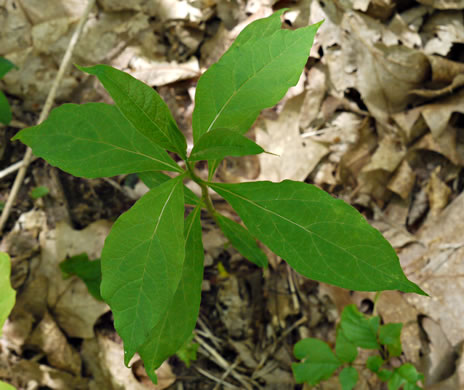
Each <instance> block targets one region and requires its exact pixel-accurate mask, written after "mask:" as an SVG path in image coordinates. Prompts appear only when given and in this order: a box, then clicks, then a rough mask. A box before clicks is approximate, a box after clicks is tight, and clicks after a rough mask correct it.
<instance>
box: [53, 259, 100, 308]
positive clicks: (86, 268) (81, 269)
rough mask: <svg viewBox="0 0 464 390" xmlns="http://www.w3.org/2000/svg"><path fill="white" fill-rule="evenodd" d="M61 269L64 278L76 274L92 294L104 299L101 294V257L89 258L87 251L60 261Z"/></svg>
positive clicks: (96, 297)
mask: <svg viewBox="0 0 464 390" xmlns="http://www.w3.org/2000/svg"><path fill="white" fill-rule="evenodd" d="M60 269H61V272H62V273H63V278H65V279H67V278H69V277H70V276H72V275H76V276H77V277H78V278H80V279H81V280H82V281H83V282H84V283H85V285H86V286H87V289H88V290H89V293H90V294H92V296H93V297H94V298H95V299H97V300H99V301H102V300H103V299H102V297H101V295H100V284H101V262H100V259H96V260H89V257H88V256H87V254H86V253H82V254H80V255H76V256H73V257H70V258H69V259H66V260H65V261H63V262H61V263H60Z"/></svg>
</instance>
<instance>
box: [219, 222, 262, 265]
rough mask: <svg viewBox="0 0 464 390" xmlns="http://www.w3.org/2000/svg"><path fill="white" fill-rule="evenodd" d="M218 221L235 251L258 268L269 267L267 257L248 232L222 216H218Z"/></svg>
mask: <svg viewBox="0 0 464 390" xmlns="http://www.w3.org/2000/svg"><path fill="white" fill-rule="evenodd" d="M216 219H217V222H218V224H219V227H220V228H221V230H222V232H223V233H224V235H225V236H226V237H227V238H228V239H229V240H230V242H231V244H232V245H233V246H234V248H235V249H237V250H238V251H239V252H240V253H241V254H242V255H243V256H244V257H245V258H246V259H248V260H250V261H251V262H252V263H255V264H256V265H257V266H258V267H267V256H266V255H265V254H264V252H263V251H262V250H261V248H260V247H259V246H258V244H257V243H256V240H255V239H254V238H253V236H252V235H251V234H250V233H249V232H248V230H246V229H245V228H244V227H243V226H242V225H240V224H239V223H237V222H235V221H232V220H231V219H229V218H227V217H224V216H223V215H221V214H216Z"/></svg>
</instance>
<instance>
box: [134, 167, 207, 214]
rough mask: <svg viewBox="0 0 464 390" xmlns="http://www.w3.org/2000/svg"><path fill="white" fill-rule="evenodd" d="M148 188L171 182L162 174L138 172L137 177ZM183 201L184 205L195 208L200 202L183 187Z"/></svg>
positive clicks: (191, 192) (188, 189)
mask: <svg viewBox="0 0 464 390" xmlns="http://www.w3.org/2000/svg"><path fill="white" fill-rule="evenodd" d="M137 176H138V177H139V178H140V180H142V181H143V182H144V183H145V185H146V186H147V187H148V188H155V187H158V186H159V185H160V184H162V183H164V182H167V181H168V180H171V178H170V177H169V176H168V175H166V174H165V173H163V172H155V171H151V172H149V171H147V172H140V173H139V174H138V175H137ZM184 199H185V203H186V204H190V205H192V206H196V205H197V204H198V203H199V202H200V198H199V197H198V196H196V195H195V194H194V192H193V191H192V190H191V189H190V188H188V187H186V186H185V185H184Z"/></svg>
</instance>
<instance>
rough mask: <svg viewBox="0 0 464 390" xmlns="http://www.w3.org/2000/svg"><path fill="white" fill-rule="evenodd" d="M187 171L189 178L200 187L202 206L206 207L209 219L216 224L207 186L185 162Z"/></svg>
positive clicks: (214, 211) (189, 164)
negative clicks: (209, 215)
mask: <svg viewBox="0 0 464 390" xmlns="http://www.w3.org/2000/svg"><path fill="white" fill-rule="evenodd" d="M187 170H188V173H189V175H190V178H191V179H192V180H193V181H194V182H195V183H197V184H198V185H199V186H200V188H201V194H202V197H201V200H202V201H203V204H204V205H205V206H206V209H207V210H208V212H209V213H210V214H211V217H212V218H213V219H214V220H215V221H216V222H217V220H216V213H217V211H216V210H215V208H214V206H213V202H212V201H211V197H210V196H209V193H208V185H207V184H206V182H205V181H203V180H201V179H200V178H199V177H198V176H197V175H196V174H195V168H194V166H193V165H192V163H191V162H187Z"/></svg>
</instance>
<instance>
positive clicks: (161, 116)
mask: <svg viewBox="0 0 464 390" xmlns="http://www.w3.org/2000/svg"><path fill="white" fill-rule="evenodd" d="M78 68H79V69H80V70H82V71H84V72H87V73H89V74H92V75H94V76H97V77H98V80H100V82H101V83H102V84H103V86H104V87H105V89H106V90H107V91H108V93H109V94H110V95H111V97H112V98H113V100H114V102H115V103H116V105H117V106H118V108H119V109H120V110H121V112H122V113H123V114H124V116H125V117H126V118H127V119H128V120H129V121H130V122H131V123H132V124H133V125H134V127H135V128H136V129H137V130H138V131H139V132H140V133H142V134H143V135H144V136H145V137H147V138H148V139H149V140H151V141H152V142H155V143H156V144H158V145H159V146H162V147H163V148H166V149H167V150H170V151H171V152H176V153H177V154H179V156H180V157H182V158H183V159H185V158H186V149H187V143H186V140H185V137H184V135H183V134H182V132H181V131H180V130H179V128H178V127H177V124H176V122H175V120H174V118H173V117H172V114H171V112H170V111H169V108H168V106H167V105H166V103H165V102H164V101H163V99H161V97H160V96H159V95H158V94H157V93H156V91H155V90H154V89H153V88H151V87H149V86H148V85H146V84H144V83H142V82H141V81H139V80H137V79H136V78H134V77H132V76H131V75H129V74H127V73H124V72H121V71H120V70H118V69H115V68H112V67H111V66H108V65H95V66H91V67H88V68H84V67H79V66H78Z"/></svg>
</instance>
